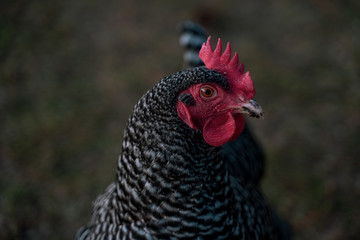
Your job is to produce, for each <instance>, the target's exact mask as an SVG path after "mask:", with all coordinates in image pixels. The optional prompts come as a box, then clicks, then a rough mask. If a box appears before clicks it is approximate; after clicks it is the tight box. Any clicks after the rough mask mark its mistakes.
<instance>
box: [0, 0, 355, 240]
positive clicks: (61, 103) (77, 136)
mask: <svg viewBox="0 0 360 240" xmlns="http://www.w3.org/2000/svg"><path fill="white" fill-rule="evenodd" d="M145 4H146V6H141V5H145ZM0 5H1V6H0V62H1V64H0V132H1V135H0V238H1V239H4V240H8V239H48V238H51V239H55V240H56V239H72V238H73V237H74V236H75V233H76V230H77V229H78V228H79V227H80V226H81V225H82V224H85V223H86V222H87V221H88V220H89V218H90V214H91V202H92V201H93V200H94V199H95V197H96V196H97V195H98V194H99V193H101V192H102V191H103V190H104V189H105V187H106V186H107V185H108V184H109V183H110V182H111V181H112V180H113V179H114V178H115V167H116V164H117V156H118V155H119V153H120V151H121V140H122V135H123V128H124V125H125V122H126V120H127V117H128V116H129V114H130V112H131V110H132V107H133V106H134V104H135V103H136V102H137V100H138V98H139V97H140V96H141V95H142V94H143V93H145V91H146V90H147V89H149V88H150V87H151V86H153V85H154V84H155V83H156V82H157V81H159V80H160V79H161V78H162V77H164V76H166V75H169V74H171V73H174V72H177V71H179V70H180V69H181V66H182V56H181V54H182V53H181V50H180V48H179V47H178V35H177V29H176V27H177V25H178V24H179V23H180V22H182V21H184V20H187V19H192V20H196V21H199V22H201V23H202V24H204V25H205V26H206V28H207V29H208V31H209V33H210V34H211V35H212V36H213V37H214V38H217V37H221V38H222V39H223V41H230V42H231V43H232V47H233V49H234V50H236V51H237V52H238V53H239V56H240V61H241V62H243V63H244V64H245V68H246V69H247V70H250V71H251V75H252V77H253V79H254V81H255V87H256V90H257V93H256V96H255V99H256V100H257V102H259V103H260V104H261V105H262V107H263V109H264V110H265V119H264V120H257V119H250V124H251V127H252V129H253V130H254V132H255V134H256V136H257V138H258V139H259V141H260V142H261V143H262V145H263V146H264V149H265V152H266V156H267V168H266V175H265V178H264V180H263V190H264V193H265V195H266V196H267V198H268V199H269V202H270V203H271V205H272V206H274V207H275V208H276V209H277V210H278V211H279V212H280V215H281V216H282V217H284V218H286V219H288V220H289V222H291V224H292V226H293V229H294V239H295V240H297V239H324V240H335V239H356V238H357V237H358V236H359V235H360V208H359V199H360V178H359V173H360V162H359V156H360V148H359V145H360V112H359V109H360V95H359V90H360V81H359V76H360V73H359V64H360V47H359V42H360V29H359V24H360V17H359V16H360V15H359V12H360V4H359V2H356V1H346V2H344V1H329V0H316V1H301V0H292V1H284V0H281V1H276V2H275V1H267V2H264V3H260V2H259V1H258V2H255V1H235V0H233V1H226V2H225V1H220V0H217V1H216V0H213V1H196V3H195V2H194V1H190V0H182V1H160V0H157V1H151V3H150V2H149V3H144V2H143V1H107V2H104V1H99V0H91V1H85V0H79V1H70V0H64V1H58V2H56V3H51V2H49V1H40V0H31V1H25V0H18V1H10V0H4V1H2V2H1V4H0Z"/></svg>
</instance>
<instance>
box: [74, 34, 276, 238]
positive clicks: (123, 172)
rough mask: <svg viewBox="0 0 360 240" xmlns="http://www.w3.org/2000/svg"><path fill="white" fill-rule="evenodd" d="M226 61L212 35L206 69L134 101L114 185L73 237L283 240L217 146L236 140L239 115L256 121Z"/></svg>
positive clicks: (234, 62)
mask: <svg viewBox="0 0 360 240" xmlns="http://www.w3.org/2000/svg"><path fill="white" fill-rule="evenodd" d="M231 55H232V54H231V49H230V44H228V45H227V47H226V50H225V51H224V53H223V54H222V49H221V40H220V39H219V41H218V44H217V47H216V49H215V50H214V51H212V48H211V45H210V37H209V38H208V41H207V42H206V43H204V44H203V46H202V48H201V50H200V53H199V56H200V58H201V59H202V61H203V62H204V63H205V66H202V67H195V68H192V69H189V70H184V71H181V72H178V73H176V74H173V75H170V76H168V77H165V78H163V79H162V80H161V81H160V82H159V83H158V84H156V85H155V86H154V87H153V88H152V89H151V90H149V91H148V92H147V93H146V94H145V95H144V96H143V97H142V98H141V99H140V100H139V102H138V103H137V104H136V105H135V107H134V111H133V113H132V115H131V116H130V118H129V120H128V123H127V126H126V129H125V133H124V140H123V145H122V153H121V155H120V157H119V163H118V168H117V177H116V180H115V182H114V183H112V184H111V185H110V186H109V187H108V188H107V189H106V191H105V193H104V194H103V195H101V196H99V197H98V199H97V200H96V201H95V203H94V212H93V217H92V220H91V222H90V225H89V226H88V227H83V228H82V229H80V230H79V232H78V235H77V239H282V237H283V234H282V229H281V228H282V226H281V224H279V220H278V219H277V217H276V216H275V214H273V213H272V211H271V210H270V208H269V207H268V206H267V204H266V203H265V201H264V198H263V196H262V194H261V193H260V192H259V190H258V188H257V184H256V182H255V181H252V180H251V179H250V180H249V179H247V178H244V177H243V176H242V175H243V174H244V172H243V171H239V172H237V171H236V170H237V169H239V167H235V168H234V169H230V167H229V166H230V165H229V164H228V163H227V162H228V161H233V162H232V164H236V162H235V161H234V159H233V157H228V155H227V153H226V148H224V145H226V144H227V143H229V142H231V141H234V140H236V139H237V138H238V137H239V136H241V133H242V132H243V130H244V126H245V119H244V116H243V114H249V115H250V116H253V117H261V116H262V115H263V111H262V109H261V107H260V105H258V104H257V103H256V102H255V101H254V100H253V96H254V94H255V89H254V86H253V82H252V79H251V77H250V74H249V72H246V73H245V72H244V66H243V65H242V64H240V65H239V63H238V55H237V53H235V55H234V56H233V57H232V58H231ZM235 142H237V140H236V141H235ZM228 148H231V146H228ZM241 151H244V152H245V151H247V149H246V148H243V149H241ZM240 154H246V153H240ZM230 155H231V154H230ZM229 159H230V160H229ZM240 168H241V167H240Z"/></svg>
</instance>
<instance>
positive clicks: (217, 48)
mask: <svg viewBox="0 0 360 240" xmlns="http://www.w3.org/2000/svg"><path fill="white" fill-rule="evenodd" d="M221 52H222V46H221V38H219V39H218V42H217V44H216V48H215V51H214V55H215V56H216V57H220V56H221Z"/></svg>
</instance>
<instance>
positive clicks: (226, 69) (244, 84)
mask: <svg viewBox="0 0 360 240" xmlns="http://www.w3.org/2000/svg"><path fill="white" fill-rule="evenodd" d="M210 40H211V37H209V38H208V39H207V42H206V43H203V45H202V47H201V49H200V52H199V57H200V59H201V60H202V61H203V62H204V63H205V66H206V67H207V68H208V69H211V70H215V71H218V72H221V73H223V74H225V76H226V78H227V79H228V81H229V85H230V87H231V89H233V90H234V91H241V92H242V93H243V95H244V97H245V98H246V99H247V100H249V99H252V98H253V97H254V95H255V88H254V84H253V81H252V80H251V77H250V73H249V72H246V73H244V65H243V64H242V63H240V65H239V57H238V54H237V52H235V54H234V56H233V58H231V46H230V43H227V46H226V49H225V51H224V53H223V54H221V52H222V48H221V39H220V38H219V40H218V42H217V45H216V49H215V51H213V50H212V48H211V44H210ZM230 58H231V59H230Z"/></svg>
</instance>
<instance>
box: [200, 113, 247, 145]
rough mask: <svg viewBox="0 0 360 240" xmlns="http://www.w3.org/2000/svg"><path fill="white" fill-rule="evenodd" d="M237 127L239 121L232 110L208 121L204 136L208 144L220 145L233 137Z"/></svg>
mask: <svg viewBox="0 0 360 240" xmlns="http://www.w3.org/2000/svg"><path fill="white" fill-rule="evenodd" d="M236 128H237V123H236V121H235V119H234V117H233V115H232V113H231V112H228V113H226V114H219V115H217V116H214V117H211V118H210V119H209V120H207V121H206V123H205V125H204V128H203V137H204V140H205V142H206V143H207V144H209V145H211V146H213V147H219V146H221V145H224V144H225V143H227V142H228V141H230V140H231V139H232V138H233V136H234V134H235V133H237V130H236ZM240 132H241V131H240Z"/></svg>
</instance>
